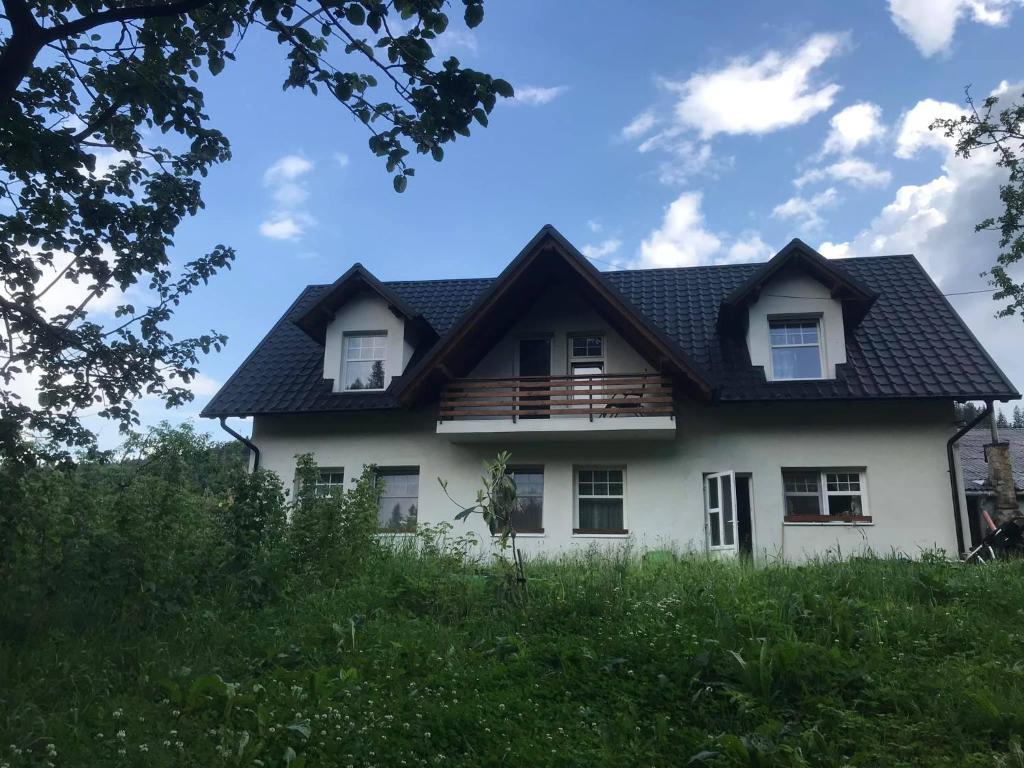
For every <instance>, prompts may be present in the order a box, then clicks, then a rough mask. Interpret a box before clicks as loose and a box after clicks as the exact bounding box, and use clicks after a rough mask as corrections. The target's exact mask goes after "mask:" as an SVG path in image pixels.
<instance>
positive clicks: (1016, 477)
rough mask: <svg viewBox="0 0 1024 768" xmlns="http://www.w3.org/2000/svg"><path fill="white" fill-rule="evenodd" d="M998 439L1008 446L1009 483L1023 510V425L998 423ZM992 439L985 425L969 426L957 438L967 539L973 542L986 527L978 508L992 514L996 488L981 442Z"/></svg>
mask: <svg viewBox="0 0 1024 768" xmlns="http://www.w3.org/2000/svg"><path fill="white" fill-rule="evenodd" d="M998 431H999V441H1000V442H1005V443H1007V444H1008V445H1009V449H1010V464H1011V466H1012V468H1013V485H1014V488H1015V489H1016V491H1017V504H1018V506H1019V508H1020V511H1021V514H1024V429H1022V428H1020V427H999V430H998ZM991 442H992V433H991V432H990V430H989V428H988V426H984V427H977V428H976V429H972V430H971V431H970V432H968V433H967V434H966V435H964V436H963V437H962V438H960V443H959V449H960V467H961V470H962V472H963V488H964V495H965V497H966V499H967V519H968V521H969V526H970V541H971V545H972V546H977V545H978V544H979V543H980V542H981V537H982V536H984V535H985V534H986V533H987V532H988V531H989V530H990V529H989V527H988V524H987V523H986V521H985V519H984V515H982V512H985V513H987V514H988V516H989V517H990V518H992V519H997V514H996V489H995V487H994V485H993V483H992V479H991V476H990V467H989V465H988V462H987V461H986V460H985V446H986V445H987V444H989V443H991Z"/></svg>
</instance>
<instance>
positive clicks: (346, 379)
mask: <svg viewBox="0 0 1024 768" xmlns="http://www.w3.org/2000/svg"><path fill="white" fill-rule="evenodd" d="M387 341H388V335H387V334H386V333H346V334H345V354H344V356H343V359H342V372H341V380H342V382H343V383H344V389H345V390H346V391H356V390H381V389H384V387H385V381H386V378H385V363H386V362H387Z"/></svg>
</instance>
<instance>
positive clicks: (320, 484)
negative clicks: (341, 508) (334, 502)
mask: <svg viewBox="0 0 1024 768" xmlns="http://www.w3.org/2000/svg"><path fill="white" fill-rule="evenodd" d="M313 490H314V492H315V493H316V495H317V496H330V495H331V494H333V493H342V492H343V491H344V490H345V468H344V467H327V468H323V467H321V469H320V471H319V474H318V475H317V477H316V483H315V484H314V485H313Z"/></svg>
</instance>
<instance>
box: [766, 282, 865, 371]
mask: <svg viewBox="0 0 1024 768" xmlns="http://www.w3.org/2000/svg"><path fill="white" fill-rule="evenodd" d="M786 319H801V320H813V321H814V322H815V323H816V324H817V326H818V333H819V339H818V341H819V346H820V351H821V361H822V371H821V373H822V378H824V379H834V378H835V377H836V370H837V366H840V365H845V364H846V322H845V317H844V313H843V302H842V301H841V300H840V299H838V298H836V297H835V296H834V295H833V293H832V291H831V290H830V289H829V287H828V286H827V285H824V284H822V283H821V282H820V281H819V280H817V279H816V278H815V277H813V276H812V275H809V274H807V273H806V272H805V271H803V270H801V269H798V268H796V267H792V266H791V267H787V268H784V269H781V270H779V271H777V272H776V273H775V274H773V275H772V276H771V278H769V279H768V280H767V281H766V282H765V283H764V284H763V286H762V288H761V291H760V292H759V295H758V297H757V299H756V300H754V301H751V302H750V303H749V304H748V305H747V319H746V342H747V350H748V352H749V354H750V362H751V365H754V366H758V367H760V368H762V369H763V370H764V372H765V376H766V378H768V379H772V378H778V375H777V374H778V372H777V371H776V372H773V371H772V365H771V356H772V347H771V341H770V338H769V334H770V328H771V325H772V322H773V321H776V320H781V321H784V320H786ZM773 373H774V375H773Z"/></svg>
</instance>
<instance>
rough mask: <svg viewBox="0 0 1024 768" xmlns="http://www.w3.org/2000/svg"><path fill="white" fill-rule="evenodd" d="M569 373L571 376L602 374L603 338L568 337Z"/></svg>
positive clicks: (593, 336) (594, 336) (587, 336)
mask: <svg viewBox="0 0 1024 768" xmlns="http://www.w3.org/2000/svg"><path fill="white" fill-rule="evenodd" d="M569 373H570V374H572V375H573V376H593V375H595V374H601V373H604V337H603V336H596V335H585V336H570V337H569Z"/></svg>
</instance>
